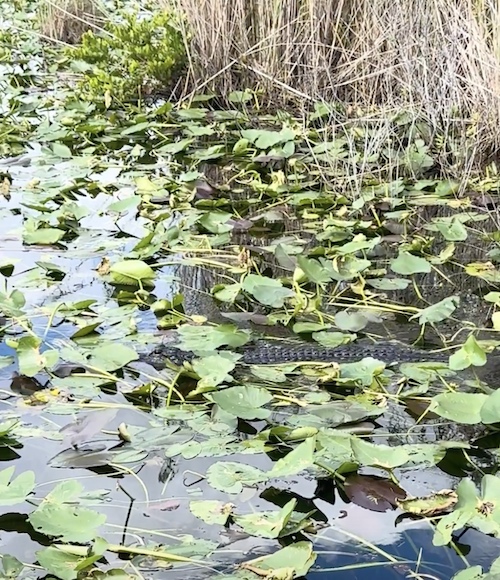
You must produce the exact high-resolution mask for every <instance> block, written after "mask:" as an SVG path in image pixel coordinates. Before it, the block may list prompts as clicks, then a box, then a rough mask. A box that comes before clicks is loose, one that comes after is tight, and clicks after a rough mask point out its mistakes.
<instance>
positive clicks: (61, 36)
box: [38, 0, 106, 44]
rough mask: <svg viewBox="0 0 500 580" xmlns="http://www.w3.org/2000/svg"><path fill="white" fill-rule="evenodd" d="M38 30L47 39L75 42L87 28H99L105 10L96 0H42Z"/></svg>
mask: <svg viewBox="0 0 500 580" xmlns="http://www.w3.org/2000/svg"><path fill="white" fill-rule="evenodd" d="M38 16H39V21H40V31H41V33H42V34H43V36H45V37H46V38H48V39H51V40H54V41H58V42H63V43H67V44H76V43H77V42H79V41H80V39H81V37H82V35H83V33H84V32H86V31H87V30H94V31H95V30H96V29H97V30H100V29H101V27H102V24H103V23H104V21H105V17H106V12H105V10H104V8H103V6H102V4H101V3H100V2H99V1H98V0H55V1H54V0H42V1H41V2H40V4H39V6H38Z"/></svg>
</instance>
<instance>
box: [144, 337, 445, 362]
mask: <svg viewBox="0 0 500 580" xmlns="http://www.w3.org/2000/svg"><path fill="white" fill-rule="evenodd" d="M234 351H235V352H237V353H238V354H240V355H241V359H240V360H239V361H238V363H239V364H241V363H243V364H248V365H268V364H274V365H277V364H286V363H297V362H336V363H349V362H357V361H360V360H361V359H363V358H366V357H372V358H375V359H377V360H380V361H382V362H384V363H386V364H392V363H404V362H446V361H447V360H448V354H446V353H443V352H428V351H425V350H419V349H416V348H412V347H410V346H408V345H404V344H402V343H397V342H384V343H380V344H359V343H354V344H346V345H341V346H337V347H335V348H330V347H324V346H321V345H315V344H311V343H302V344H297V343H276V341H265V340H260V341H256V342H254V343H252V344H249V345H245V346H243V347H240V348H238V349H234ZM194 358H196V355H195V354H194V353H193V352H190V351H184V350H181V349H180V348H177V347H174V346H172V345H170V344H163V345H160V346H158V347H157V348H156V349H155V350H154V351H153V352H151V353H149V354H147V355H145V356H143V357H142V360H143V361H144V362H147V363H148V364H150V365H151V366H153V367H155V368H156V369H163V368H165V364H166V362H167V361H169V362H171V363H173V364H176V365H179V366H181V365H182V364H183V363H184V362H190V361H192V360H193V359H194Z"/></svg>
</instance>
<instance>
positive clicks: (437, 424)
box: [0, 109, 500, 580]
mask: <svg viewBox="0 0 500 580" xmlns="http://www.w3.org/2000/svg"><path fill="white" fill-rule="evenodd" d="M187 111H190V110H189V109H188V110H187ZM191 115H192V118H189V116H187V120H186V115H184V116H182V115H180V116H179V118H176V123H177V124H178V125H177V126H176V127H177V129H176V130H177V131H178V132H179V135H177V134H176V135H175V136H172V135H169V137H168V139H167V141H168V142H167V143H166V144H165V143H163V142H162V143H163V144H162V145H159V146H158V148H156V149H155V148H154V147H153V149H152V152H151V151H145V150H143V149H141V147H142V144H141V143H142V140H143V137H144V135H145V134H146V132H147V131H150V130H152V129H154V131H156V132H158V131H160V132H161V130H163V129H165V127H162V126H161V123H159V121H157V120H156V119H155V118H154V117H153V120H148V121H144V122H145V123H146V125H145V126H142V127H140V128H138V126H137V124H135V125H134V122H132V123H129V124H128V125H127V123H128V122H126V123H125V125H126V126H125V127H123V126H119V127H118V129H116V130H115V129H114V128H113V126H112V123H111V122H110V126H109V127H108V129H107V135H104V136H103V134H99V136H98V137H97V138H96V137H92V139H90V137H89V136H88V135H87V138H88V139H89V143H94V145H95V146H96V147H97V148H99V147H102V146H103V143H107V144H109V143H111V142H112V139H110V134H111V135H112V133H113V130H115V132H116V135H115V137H116V138H117V139H118V135H119V136H120V138H121V139H122V141H127V139H129V138H130V145H123V143H122V144H121V147H119V148H117V150H116V151H115V152H113V151H111V150H106V154H98V153H99V151H97V153H96V151H94V150H90V151H81V152H80V153H81V154H79V155H76V154H75V155H74V156H73V155H72V154H71V151H70V150H69V148H68V147H67V146H66V145H64V146H62V147H65V148H66V149H68V151H69V153H68V151H66V149H63V148H62V147H61V146H60V145H59V146H56V145H57V144H58V143H59V141H58V139H57V138H56V137H54V136H52V138H50V139H47V140H46V142H45V143H44V146H43V148H42V149H40V148H39V147H35V146H34V144H32V145H30V146H29V147H28V148H31V149H32V150H33V154H29V155H28V157H29V160H28V162H26V163H25V162H24V161H23V160H22V159H21V160H17V161H16V160H14V161H13V162H12V163H8V164H6V165H4V166H3V168H2V170H4V186H5V189H4V195H3V197H2V198H1V200H0V248H1V255H0V272H1V276H2V282H3V284H4V289H3V291H2V295H1V300H0V311H1V313H2V314H3V320H2V324H3V334H2V342H1V344H0V356H1V357H2V358H0V361H1V364H2V369H1V371H0V372H1V375H0V376H1V380H2V383H1V387H0V388H1V390H0V409H1V417H0V434H1V439H0V442H1V448H0V457H1V458H2V461H3V466H2V467H3V469H4V471H3V472H2V474H3V475H2V479H0V485H1V489H2V490H3V494H0V504H1V505H2V507H1V510H2V511H1V513H0V538H1V544H2V555H3V556H5V555H7V554H8V555H10V556H13V557H15V558H17V559H18V560H19V561H20V562H22V563H25V564H26V567H25V569H24V571H22V572H21V574H22V575H24V576H25V577H29V578H42V577H46V576H45V575H46V574H47V573H48V574H49V576H48V577H54V576H55V577H59V578H62V579H63V580H65V579H66V578H68V579H71V578H75V577H76V575H77V573H78V571H79V567H83V569H87V573H89V574H90V575H91V576H96V577H99V578H105V577H108V576H110V577H111V576H120V578H122V577H123V578H125V577H126V578H129V577H130V578H132V577H133V578H137V577H141V576H142V577H151V578H163V577H169V578H178V577H179V578H181V577H183V578H185V577H189V578H219V577H224V578H231V579H232V578H244V579H250V578H258V577H259V576H260V577H262V576H263V574H264V572H263V570H264V571H265V570H269V569H279V570H282V572H281V573H282V576H281V577H283V578H288V577H290V578H291V577H297V576H298V575H299V574H300V571H301V570H302V571H303V573H304V575H305V576H306V577H307V578H308V579H310V580H311V579H316V578H318V579H319V578H330V577H332V578H353V579H365V578H380V579H382V578H384V579H385V578H405V577H414V578H437V579H442V580H446V579H449V578H452V577H453V575H454V574H455V573H457V572H459V571H461V570H464V569H468V567H470V566H476V565H479V566H481V567H482V568H483V569H484V570H488V569H489V567H490V565H491V563H492V562H493V561H494V560H495V558H496V557H497V556H498V555H499V554H500V541H499V540H498V539H497V538H496V537H494V536H495V535H497V534H498V532H499V531H500V524H499V523H497V517H498V516H497V513H496V511H495V508H496V502H497V501H498V502H500V486H499V487H498V488H497V487H495V485H496V484H495V482H496V480H497V477H496V472H497V468H498V449H499V447H500V438H498V437H497V432H496V424H497V423H500V412H497V405H498V402H497V399H496V397H495V393H496V387H497V386H499V385H498V384H496V377H497V372H496V368H497V367H496V363H495V356H496V355H494V354H493V355H489V356H490V362H489V363H488V364H487V365H486V366H484V365H483V363H484V360H483V358H484V357H485V356H486V355H485V352H486V351H488V350H491V349H493V348H494V347H495V346H496V340H497V335H496V333H497V330H496V327H497V326H498V321H497V320H496V318H495V312H496V310H495V309H496V307H497V304H500V295H499V294H498V293H497V290H496V286H497V284H498V282H500V273H499V272H498V271H497V270H496V267H495V265H494V263H495V261H496V259H497V254H496V252H497V247H496V244H497V240H496V232H497V225H496V224H497V223H498V221H497V218H498V214H497V212H496V209H495V205H494V203H493V202H491V203H493V205H491V203H490V202H488V203H490V205H485V204H484V203H483V202H484V197H483V198H481V203H482V205H481V204H479V202H478V200H477V199H476V198H471V199H470V200H469V202H470V203H469V204H467V202H466V201H465V200H464V199H463V198H462V200H461V201H458V198H457V197H456V195H455V189H454V187H452V186H451V185H448V186H446V185H443V183H444V182H439V181H432V180H423V179H422V180H420V181H417V182H416V183H411V184H410V185H408V184H407V183H406V184H405V183H403V181H401V183H400V185H399V186H398V185H397V184H396V185H394V184H393V190H392V191H391V195H387V194H386V193H384V192H382V193H380V192H377V191H375V188H372V189H370V188H368V187H367V190H366V192H365V197H366V200H365V199H364V198H363V196H360V197H358V199H357V202H356V204H353V205H349V204H348V203H347V201H346V200H344V199H342V196H341V195H340V194H335V193H334V192H333V191H331V190H330V191H327V190H326V189H321V188H320V187H319V186H317V184H315V183H308V182H306V177H305V176H306V175H309V174H308V173H307V172H305V169H303V170H302V173H301V172H300V171H299V170H298V169H297V167H296V166H294V167H295V168H294V169H293V171H292V170H290V174H289V175H285V173H284V172H283V171H282V170H280V169H278V170H275V169H273V168H265V167H264V168H263V167H262V166H261V165H258V163H257V162H256V161H255V160H254V159H252V158H251V154H250V153H248V155H249V157H250V159H247V160H245V162H244V163H243V162H242V161H241V160H240V159H239V158H238V157H237V156H233V155H231V154H230V153H227V152H226V151H231V148H232V142H231V139H234V140H237V141H238V139H239V137H241V134H242V131H243V132H244V130H243V129H241V126H240V124H241V123H242V122H243V121H242V120H241V119H240V118H238V120H237V122H233V121H232V120H229V121H226V120H222V121H218V123H222V124H223V125H224V127H223V129H221V126H220V125H217V124H216V129H217V131H221V132H222V131H224V132H225V138H226V139H227V140H228V141H229V143H230V144H231V146H229V145H227V146H224V147H223V146H222V145H220V144H217V145H214V146H212V145H208V146H207V144H206V143H203V141H202V140H201V141H200V143H197V142H196V141H195V139H194V137H193V138H192V140H191V137H190V138H189V139H187V141H189V142H187V141H186V142H185V143H182V140H180V139H179V137H182V135H183V134H186V133H188V132H191V134H195V133H196V131H197V132H198V133H200V132H201V131H202V129H203V127H208V126H210V127H213V124H212V125H209V123H208V121H207V122H205V121H204V120H202V121H201V122H199V121H198V120H197V119H196V120H195V121H193V119H194V118H196V115H198V116H199V115H200V113H199V112H198V113H196V115H195V114H194V112H192V113H191ZM221 117H222V113H221ZM56 118H57V117H56ZM52 123H53V124H54V125H57V121H54V120H52ZM158 124H159V125H160V126H158ZM275 124H276V127H275V128H274V129H272V130H269V131H267V130H266V131H263V132H262V133H263V134H264V136H265V137H266V138H269V135H268V133H272V134H280V131H282V132H283V131H285V129H281V128H280V127H281V122H278V121H275ZM164 125H165V126H166V125H167V123H166V122H164ZM134 128H135V129H134ZM131 129H132V130H131ZM169 130H170V129H169ZM34 131H35V132H38V134H40V133H41V131H40V128H38V129H36V128H35V129H34ZM52 131H54V132H55V131H56V127H54V126H52ZM82 131H85V129H82ZM165 131H166V129H165ZM136 135H139V138H137V137H136ZM276 138H277V139H278V143H279V138H278V137H276ZM106 139H107V140H106ZM282 139H283V140H284V143H285V144H282V145H283V148H284V147H285V145H286V143H292V142H296V147H297V151H298V152H300V151H301V149H300V147H301V145H300V143H301V141H300V139H299V138H298V136H297V135H295V134H294V133H293V132H292V134H290V133H288V134H285V135H284V136H282ZM238 142H239V141H238ZM179 143H180V145H179ZM195 145H196V147H195ZM214 147H219V148H220V151H219V150H214ZM255 147H257V145H255ZM76 148H77V147H76V145H75V149H76ZM137 148H139V150H137ZM257 148H258V147H257ZM221 151H224V152H225V153H224V155H225V157H224V158H223V159H222V161H221V156H220V155H219V153H220V152H221ZM146 153H147V155H146ZM283 155H284V154H283ZM301 155H302V156H301V157H300V158H301V160H302V162H303V163H304V164H305V165H306V166H307V159H306V153H305V151H302V153H301ZM151 156H153V157H155V158H156V161H155V163H146V162H145V161H146V157H148V159H147V161H149V162H150V161H151ZM254 156H255V155H254ZM186 158H187V161H186ZM285 158H286V156H285ZM216 160H217V162H218V163H219V164H220V166H221V167H223V168H224V167H226V168H229V169H228V172H229V173H230V175H231V178H230V177H229V175H224V174H223V175H222V176H221V175H220V174H219V173H218V169H215V168H214V165H213V163H214V162H215V161H216ZM314 161H315V162H317V156H316V157H314ZM176 164H177V165H176ZM211 164H212V165H211ZM256 164H257V165H258V167H259V172H257V169H256ZM242 166H244V167H245V170H244V171H243V170H242V169H241V167H242ZM238 171H239V172H240V173H238ZM235 174H236V176H237V177H234V175H235ZM208 181H210V182H211V183H212V184H213V185H210V186H209V185H208ZM217 185H219V187H220V188H219V189H218V188H217ZM440 187H441V189H439V188H440ZM424 200H425V203H426V204H427V205H428V208H426V209H424V210H423V211H421V210H420V209H419V207H420V206H421V205H422V203H423V201H424ZM402 208H405V211H407V212H409V214H411V215H412V217H413V221H411V223H410V221H408V222H405V230H404V231H402V232H401V233H397V234H393V233H392V234H391V233H390V231H391V228H392V229H393V230H395V229H397V228H396V227H395V226H397V225H399V224H400V220H401V219H402V217H401V215H400V214H401V212H403V209H402ZM374 212H378V214H377V216H376V219H375V218H373V213H374ZM398 212H400V214H398ZM370 216H371V217H370ZM372 218H373V219H372ZM427 226H428V227H429V229H428V230H426V229H425V228H426V227H427ZM425 232H427V233H428V232H431V234H429V235H428V238H425V235H427V234H426V233H425ZM488 232H489V233H488ZM464 236H465V237H464ZM431 237H432V240H431V241H429V240H430V239H431ZM412 317H413V319H412ZM409 319H410V321H409ZM419 323H420V324H419ZM433 325H434V327H435V329H433ZM157 327H159V328H160V331H158V330H157ZM172 331H173V332H177V333H178V334H177V335H176V336H177V339H176V340H177V341H178V343H179V344H180V345H183V346H184V347H185V348H186V349H187V348H191V349H194V350H197V351H200V352H201V351H202V352H205V353H206V351H207V350H210V349H214V348H218V347H221V350H220V351H219V354H217V353H216V352H212V353H211V354H209V356H204V357H202V358H201V361H200V362H199V363H197V364H194V365H193V368H185V369H181V370H180V369H178V368H177V369H169V368H167V369H165V371H162V372H157V371H155V370H154V369H152V368H151V367H149V366H148V365H145V364H144V363H143V362H141V361H140V360H138V357H137V355H136V353H137V352H139V353H140V352H148V350H150V349H152V348H153V347H154V346H155V344H157V343H158V341H159V340H160V335H161V333H162V332H172ZM262 335H266V336H271V337H274V338H277V339H280V338H289V337H294V338H295V339H300V340H309V341H317V342H319V343H320V344H325V345H328V346H334V345H335V344H341V343H345V342H348V341H351V340H354V339H357V338H363V337H365V338H366V337H368V338H369V339H371V340H373V341H374V342H375V343H376V342H378V341H384V340H387V339H389V338H390V339H397V340H401V341H402V342H405V343H407V344H408V343H411V342H413V341H417V339H419V344H420V345H422V346H423V348H448V349H450V350H449V352H450V354H453V353H455V354H454V356H455V359H454V360H453V361H450V366H451V367H452V368H454V369H455V371H453V372H452V371H450V370H449V369H448V368H447V365H444V366H442V365H441V366H440V365H437V367H436V366H435V365H434V366H432V365H431V366H426V365H425V364H423V365H401V366H400V367H398V365H396V366H391V367H390V368H384V365H382V364H381V363H380V362H379V361H376V360H373V359H368V360H365V361H364V362H363V364H359V363H358V364H352V365H342V367H341V368H340V369H339V368H338V366H335V365H324V364H323V365H314V364H311V365H305V366H304V365H285V366H283V367H275V368H269V367H254V368H249V369H246V371H245V373H244V374H243V376H241V375H236V374H235V373H233V371H234V370H235V368H236V365H237V358H235V355H234V354H231V353H237V351H238V348H239V347H240V346H242V345H243V344H244V343H245V342H246V341H248V340H249V339H251V338H252V337H259V336H262ZM226 351H230V352H226ZM461 369H463V370H461ZM484 369H486V371H484ZM232 375H234V377H237V378H231V376H232ZM499 376H500V375H499ZM499 384H500V379H499ZM443 395H446V397H443ZM440 397H441V398H440ZM470 397H471V398H470ZM429 405H430V407H429ZM498 408H499V409H500V407H498ZM497 415H498V417H497ZM9 468H15V472H14V473H10V472H8V471H7V472H6V471H5V470H8V469H9ZM31 472H32V473H33V474H34V476H33V477H34V480H33V481H32V479H31V478H32V476H31V475H29V474H30V473H31ZM23 474H24V475H23ZM19 477H21V479H16V478H19ZM463 482H468V484H470V486H472V487H473V488H474V489H476V487H477V488H479V486H480V485H481V482H482V484H483V490H482V492H480V491H478V490H477V489H476V491H475V492H471V487H468V488H465V489H462V495H460V493H459V503H458V504H457V499H456V496H455V497H454V496H453V495H450V496H447V497H448V499H446V498H445V494H443V498H441V499H440V498H438V499H437V500H436V502H435V503H434V504H432V506H434V508H435V511H434V512H432V510H431V507H432V506H430V503H432V502H431V500H423V503H422V506H423V507H422V506H421V509H422V510H424V508H425V510H427V512H425V513H424V511H422V512H421V513H420V514H419V513H416V512H415V510H414V509H413V511H412V510H411V509H410V507H409V506H406V505H405V504H400V503H399V502H401V501H403V500H404V497H405V495H406V496H408V497H411V496H415V497H422V496H429V495H433V494H436V493H437V492H439V491H441V490H457V486H460V485H463ZM474 486H476V487H474ZM53 490H55V492H54V493H53V495H52V496H50V493H51V492H53ZM475 494H477V495H475ZM481 494H482V495H481ZM2 497H3V502H2ZM471 498H472V499H471ZM467 500H469V501H471V502H472V503H473V504H474V506H479V505H480V507H481V510H482V511H481V512H480V510H479V508H478V510H477V513H476V512H474V510H472V511H471V512H470V513H466V514H465V515H464V512H460V514H459V515H460V517H457V519H456V521H451V520H450V522H449V525H448V527H447V528H446V529H441V530H439V531H436V524H437V521H438V520H439V518H444V517H449V514H450V513H451V514H453V513H455V514H457V513H459V512H458V511H455V512H454V511H453V510H454V509H455V510H459V509H461V506H462V507H463V505H464V504H467ZM447 502H448V505H447ZM460 502H461V503H460ZM483 508H484V509H483ZM479 512H480V513H479ZM446 514H448V515H446ZM474 518H476V519H474ZM443 521H444V519H443ZM448 532H449V535H450V537H449V538H447V536H446V534H447V533H448ZM100 538H103V539H100ZM90 544H91V545H92V546H93V549H94V552H93V553H92V555H91V556H89V554H88V553H87V548H85V549H83V551H82V550H81V547H82V546H88V545H90ZM61 545H62V546H63V548H64V549H62V548H61V547H60V546H61ZM99 550H101V552H100V553H99ZM278 550H282V552H281V554H282V556H281V559H280V556H279V555H278V559H277V560H275V561H272V560H266V559H265V557H266V556H268V555H270V554H274V553H275V552H277V551H278ZM287 550H288V551H287ZM278 554H279V553H278ZM101 556H102V557H101ZM87 557H91V558H93V561H92V562H91V563H88V562H87V563H86V562H85V558H87ZM260 557H264V558H263V559H262V560H260V559H258V558H260ZM314 558H315V561H314ZM85 563H86V565H84V564H85ZM242 563H246V568H243V569H238V568H237V567H236V565H237V564H242ZM32 565H35V567H31V566H32ZM36 566H38V567H36ZM4 568H5V559H4ZM89 570H90V572H89ZM256 572H258V574H256ZM286 574H289V576H286ZM290 574H291V575H290ZM471 577H472V576H471Z"/></svg>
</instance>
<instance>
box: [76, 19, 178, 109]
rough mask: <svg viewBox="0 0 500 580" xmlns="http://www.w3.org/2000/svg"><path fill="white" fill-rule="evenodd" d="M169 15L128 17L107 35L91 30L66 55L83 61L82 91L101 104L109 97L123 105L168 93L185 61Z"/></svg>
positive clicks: (176, 31)
mask: <svg viewBox="0 0 500 580" xmlns="http://www.w3.org/2000/svg"><path fill="white" fill-rule="evenodd" d="M173 18H174V17H173V16H172V14H169V13H160V14H155V15H153V16H151V17H149V18H140V17H139V15H136V14H134V15H128V16H126V17H125V18H124V20H123V22H121V23H113V24H109V25H108V26H106V31H107V32H108V33H109V34H108V35H102V34H99V35H97V34H95V33H94V32H92V31H89V32H86V33H85V34H84V35H83V36H82V41H81V44H80V45H78V46H76V47H74V48H71V49H69V50H68V51H67V54H68V55H69V56H70V57H71V58H72V60H73V61H84V62H85V63H87V65H89V66H86V67H84V73H83V74H84V79H83V80H82V82H81V83H80V92H81V93H83V96H85V97H86V98H88V99H92V100H93V101H95V100H100V99H103V97H104V95H105V94H106V93H107V94H108V95H109V96H110V97H112V98H115V99H117V100H119V101H137V100H138V99H140V98H142V97H144V96H145V95H148V94H150V93H154V92H156V91H158V90H162V89H168V87H169V85H170V84H171V83H172V80H173V79H174V78H175V76H176V75H177V74H178V73H179V71H180V70H181V69H182V67H183V66H184V63H185V61H186V54H185V48H184V42H183V38H182V34H181V33H180V32H179V31H178V29H177V28H176V27H175V23H174V19H173Z"/></svg>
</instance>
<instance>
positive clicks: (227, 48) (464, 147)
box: [159, 0, 500, 172]
mask: <svg viewBox="0 0 500 580" xmlns="http://www.w3.org/2000/svg"><path fill="white" fill-rule="evenodd" d="M159 2H160V3H161V5H162V6H163V7H165V8H170V7H172V5H174V6H175V7H176V8H177V9H179V10H181V11H182V12H183V13H184V14H185V16H186V30H185V32H186V42H187V44H188V46H189V53H190V77H191V92H189V93H188V95H187V96H189V95H190V94H193V93H195V92H197V91H200V90H202V89H208V90H212V91H214V92H216V93H218V94H222V95H227V94H228V93H229V92H230V91H233V90H241V89H244V88H247V87H248V88H252V89H256V90H260V91H261V92H262V94H263V95H264V96H265V97H267V98H268V99H269V100H270V101H272V102H273V103H274V104H276V105H281V104H284V103H286V102H287V101H288V102H289V101H290V100H292V101H293V103H294V104H295V105H297V104H298V105H300V104H305V105H307V104H308V103H310V102H315V101H317V100H325V101H330V102H331V101H340V102H342V103H344V104H350V105H353V106H354V107H362V108H363V110H364V111H365V112H366V111H368V112H369V114H370V115H371V116H372V117H373V118H375V117H378V118H379V119H382V121H381V123H382V125H383V124H384V123H383V119H384V118H385V119H386V118H387V114H388V112H390V111H393V112H394V111H398V112H399V111H401V110H407V111H410V112H411V115H412V117H413V118H414V119H415V120H417V119H418V120H420V121H422V120H423V121H424V122H425V123H426V124H427V126H428V127H431V128H432V130H433V131H434V137H436V136H437V137H438V138H439V139H441V141H442V143H443V148H444V150H446V149H449V148H450V147H451V148H452V149H455V150H456V152H457V154H458V157H459V158H461V161H460V162H459V163H458V165H457V162H456V158H457V155H453V156H452V157H453V159H454V160H455V161H453V163H454V164H455V165H456V167H452V168H451V169H452V170H458V171H466V172H467V171H469V170H470V168H471V167H472V166H474V165H475V164H476V162H477V161H478V160H481V162H484V160H485V159H491V155H492V154H493V153H494V152H496V150H497V148H498V144H499V143H500V130H499V127H500V102H499V98H500V7H499V1H498V0H159ZM370 111H371V112H370ZM376 111H378V113H377V112H376ZM380 111H382V114H381V115H380ZM452 165H453V164H452Z"/></svg>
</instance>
